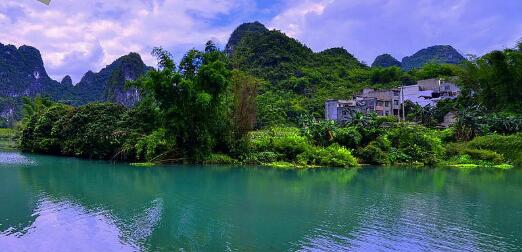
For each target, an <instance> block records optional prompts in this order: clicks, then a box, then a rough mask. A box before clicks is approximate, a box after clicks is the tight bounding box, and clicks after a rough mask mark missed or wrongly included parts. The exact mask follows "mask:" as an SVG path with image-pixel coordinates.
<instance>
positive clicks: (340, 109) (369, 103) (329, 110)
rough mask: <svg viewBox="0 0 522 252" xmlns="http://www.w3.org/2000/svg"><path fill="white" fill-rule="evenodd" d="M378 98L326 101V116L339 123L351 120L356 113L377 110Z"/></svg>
mask: <svg viewBox="0 0 522 252" xmlns="http://www.w3.org/2000/svg"><path fill="white" fill-rule="evenodd" d="M376 104H377V99H376V98H361V97H359V98H355V99H352V100H328V101H326V103H325V117H326V119H327V120H334V121H336V122H339V123H346V122H349V121H351V119H352V116H353V115H354V113H365V114H367V113H370V112H372V111H375V109H376Z"/></svg>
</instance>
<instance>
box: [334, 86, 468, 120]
mask: <svg viewBox="0 0 522 252" xmlns="http://www.w3.org/2000/svg"><path fill="white" fill-rule="evenodd" d="M459 95H460V89H459V87H458V86H457V85H455V84H454V83H452V82H449V81H446V80H443V79H427V80H420V81H418V82H417V84H415V85H410V86H403V87H400V88H393V89H383V90H375V89H372V88H365V89H363V90H362V91H361V92H360V93H359V94H357V95H356V96H355V97H353V99H351V100H328V101H326V103H325V119H326V120H334V121H337V122H339V123H346V122H348V121H350V120H351V116H352V115H353V114H354V113H355V112H361V113H370V112H375V113H377V115H380V116H389V115H393V116H397V117H399V118H400V117H401V107H402V104H403V103H404V102H406V101H411V102H413V103H415V104H418V105H420V106H422V107H425V106H428V105H431V106H436V105H437V103H438V102H439V101H440V100H444V99H454V98H456V97H457V96H459ZM448 119H449V118H448Z"/></svg>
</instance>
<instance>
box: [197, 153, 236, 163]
mask: <svg viewBox="0 0 522 252" xmlns="http://www.w3.org/2000/svg"><path fill="white" fill-rule="evenodd" d="M204 163H205V164H223V165H224V164H237V163H238V161H237V160H236V159H233V158H231V157H230V156H229V155H226V154H219V153H212V154H210V155H209V156H208V157H207V158H206V159H205V161H204Z"/></svg>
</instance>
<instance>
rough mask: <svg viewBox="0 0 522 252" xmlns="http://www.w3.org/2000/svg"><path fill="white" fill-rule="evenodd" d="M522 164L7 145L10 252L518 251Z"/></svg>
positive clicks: (2, 235) (4, 221)
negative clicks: (129, 159) (103, 156)
mask: <svg viewBox="0 0 522 252" xmlns="http://www.w3.org/2000/svg"><path fill="white" fill-rule="evenodd" d="M521 248H522V169H512V170H508V171H501V170H491V169H475V170H464V171H463V170H456V169H413V168H411V169H406V168H365V169H326V170H324V169H322V170H306V171H304V170H302V171H285V170H275V169H266V168H256V167H235V168H233V167H218V166H203V167H202V166H164V167H159V168H142V167H131V166H128V165H124V164H110V163H106V162H97V161H85V160H78V159H73V158H59V157H47V156H33V155H22V154H17V153H0V251H53V252H59V251H74V252H79V251H104V252H105V251H339V250H356V251H374V250H379V251H394V250H401V251H433V250H437V251H514V250H521Z"/></svg>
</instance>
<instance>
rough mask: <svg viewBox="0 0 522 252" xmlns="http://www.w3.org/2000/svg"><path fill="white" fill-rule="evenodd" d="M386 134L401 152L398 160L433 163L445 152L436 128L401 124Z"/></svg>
mask: <svg viewBox="0 0 522 252" xmlns="http://www.w3.org/2000/svg"><path fill="white" fill-rule="evenodd" d="M386 136H387V138H388V139H389V140H390V141H391V146H392V147H394V148H396V149H397V151H398V152H399V153H400V155H397V158H398V159H397V162H401V163H414V162H415V163H423V164H427V165H433V164H435V163H437V162H438V161H439V158H440V157H441V156H442V154H443V153H444V147H443V146H442V141H441V140H440V138H438V137H437V136H436V134H435V133H434V130H429V129H427V128H425V127H423V126H412V125H401V126H399V127H397V128H395V129H392V130H391V131H390V132H389V133H388V134H387V135H386Z"/></svg>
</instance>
